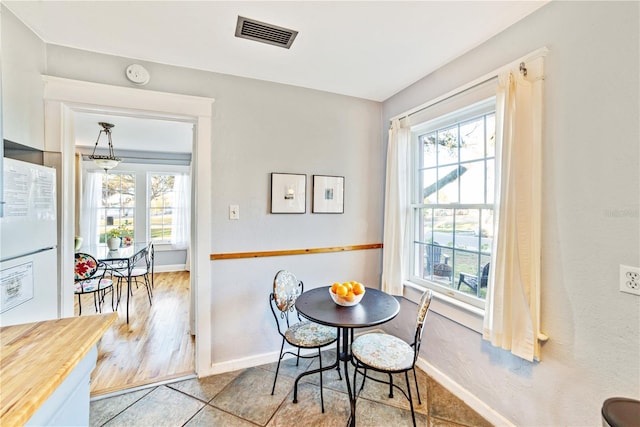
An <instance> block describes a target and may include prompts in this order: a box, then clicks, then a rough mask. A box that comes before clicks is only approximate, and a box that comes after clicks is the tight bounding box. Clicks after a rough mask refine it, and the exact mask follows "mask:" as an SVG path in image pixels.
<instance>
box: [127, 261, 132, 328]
mask: <svg viewBox="0 0 640 427" xmlns="http://www.w3.org/2000/svg"><path fill="white" fill-rule="evenodd" d="M130 293H131V260H129V259H127V323H129V294H130Z"/></svg>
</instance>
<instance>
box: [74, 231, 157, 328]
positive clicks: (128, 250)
mask: <svg viewBox="0 0 640 427" xmlns="http://www.w3.org/2000/svg"><path fill="white" fill-rule="evenodd" d="M148 246H149V244H148V243H146V242H135V243H133V244H131V245H129V246H123V247H120V248H117V249H109V248H108V247H107V246H106V245H103V244H99V245H91V246H83V247H81V248H80V250H79V251H78V252H85V253H88V254H89V255H93V256H94V257H95V258H96V259H97V260H98V261H99V262H102V263H104V264H106V265H107V266H108V267H109V268H111V269H113V270H121V271H126V272H127V323H129V295H130V294H131V271H132V270H133V267H134V266H135V265H136V264H137V263H138V261H140V260H141V259H142V258H144V257H145V255H146V253H147V248H148ZM118 303H120V295H118Z"/></svg>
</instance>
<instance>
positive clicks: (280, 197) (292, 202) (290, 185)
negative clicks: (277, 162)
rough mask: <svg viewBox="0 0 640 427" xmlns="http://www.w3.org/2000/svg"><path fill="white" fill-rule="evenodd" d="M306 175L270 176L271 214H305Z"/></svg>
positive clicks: (284, 174)
mask: <svg viewBox="0 0 640 427" xmlns="http://www.w3.org/2000/svg"><path fill="white" fill-rule="evenodd" d="M306 189H307V175H302V174H294V173H272V174H271V213H305V212H306V211H307V203H306Z"/></svg>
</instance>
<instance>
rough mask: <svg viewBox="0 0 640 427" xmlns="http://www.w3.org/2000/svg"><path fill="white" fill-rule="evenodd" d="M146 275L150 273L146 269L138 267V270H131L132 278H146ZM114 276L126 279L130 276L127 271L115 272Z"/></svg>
mask: <svg viewBox="0 0 640 427" xmlns="http://www.w3.org/2000/svg"><path fill="white" fill-rule="evenodd" d="M145 274H148V271H147V269H146V268H143V267H136V268H134V269H132V270H131V277H135V276H144V275H145ZM113 275H114V276H116V277H124V278H125V279H126V278H127V277H129V274H127V271H126V269H125V270H113Z"/></svg>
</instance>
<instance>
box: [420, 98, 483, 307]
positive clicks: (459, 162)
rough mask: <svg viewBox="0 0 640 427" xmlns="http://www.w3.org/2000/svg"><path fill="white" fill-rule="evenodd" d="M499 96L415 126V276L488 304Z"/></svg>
mask: <svg viewBox="0 0 640 427" xmlns="http://www.w3.org/2000/svg"><path fill="white" fill-rule="evenodd" d="M494 112H495V100H494V99H490V100H487V101H486V102H485V103H484V105H483V106H482V107H481V108H480V109H479V108H478V105H477V104H476V105H474V108H473V112H472V113H471V112H470V110H464V109H463V110H460V111H458V112H454V113H453V114H448V115H447V116H446V117H439V118H436V119H434V120H433V121H431V122H427V123H423V124H420V125H417V126H414V128H413V129H412V140H413V141H414V144H416V145H415V148H414V150H413V153H415V155H414V158H413V164H414V168H415V169H414V171H415V172H414V174H415V175H414V180H413V182H414V183H415V184H416V185H417V187H416V188H415V190H412V192H411V194H414V195H415V199H414V201H413V202H414V204H413V210H412V212H413V221H412V223H413V225H414V243H413V252H414V253H413V256H412V260H413V265H412V269H411V280H412V281H413V282H415V283H418V284H422V285H424V286H426V287H429V288H432V289H435V290H436V291H441V292H446V294H447V295H449V296H453V297H454V298H458V299H460V300H463V301H465V302H469V303H471V304H474V305H476V306H478V307H483V306H484V298H485V297H486V286H487V282H486V279H484V281H483V279H482V274H483V270H484V267H485V266H486V265H487V264H488V263H489V260H490V258H491V248H492V243H493V229H494V224H493V220H494V215H493V208H494V207H493V200H494V195H493V194H494V191H495V188H494V187H495V158H494V157H495V113H494Z"/></svg>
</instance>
